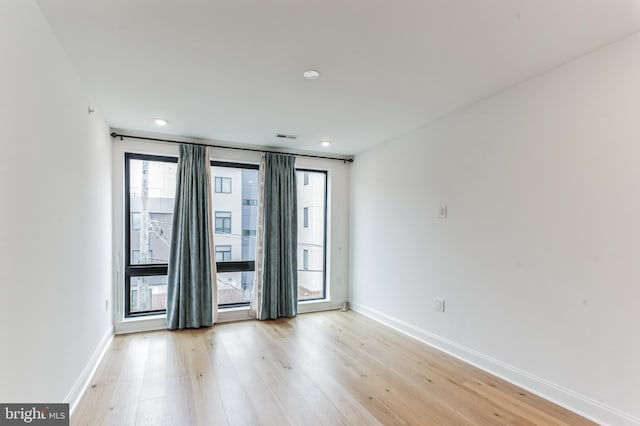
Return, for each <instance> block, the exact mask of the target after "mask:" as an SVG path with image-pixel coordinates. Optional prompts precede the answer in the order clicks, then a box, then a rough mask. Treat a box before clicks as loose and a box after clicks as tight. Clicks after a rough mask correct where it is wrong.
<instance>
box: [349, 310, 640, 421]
mask: <svg viewBox="0 0 640 426" xmlns="http://www.w3.org/2000/svg"><path fill="white" fill-rule="evenodd" d="M351 308H352V309H353V310H354V311H356V312H358V313H360V314H362V315H365V316H367V317H369V318H371V319H373V320H375V321H378V322H380V323H382V324H384V325H386V326H388V327H391V328H393V329H394V330H397V331H399V332H401V333H403V334H406V335H407V336H409V337H412V338H414V339H416V340H419V341H421V342H423V343H426V344H427V345H429V346H432V347H434V348H436V349H439V350H441V351H443V352H446V353H448V354H449V355H452V356H454V357H456V358H458V359H460V360H462V361H464V362H466V363H468V364H471V365H473V366H475V367H478V368H480V369H482V370H484V371H486V372H488V373H491V374H493V375H494V376H497V377H500V378H501V379H503V380H506V381H508V382H511V383H513V384H514V385H516V386H519V387H521V388H523V389H526V390H528V391H529V392H532V393H534V394H536V395H538V396H540V397H542V398H544V399H547V400H549V401H551V402H553V403H555V404H557V405H560V406H562V407H564V408H567V409H568V410H571V411H573V412H575V413H577V414H580V415H581V416H584V417H586V418H588V419H591V420H593V421H594V422H596V423H599V424H602V425H616V426H638V425H640V419H639V418H637V417H635V416H632V415H630V414H628V413H625V412H623V411H621V410H618V409H616V408H614V407H610V406H608V405H606V404H603V403H601V402H598V401H596V400H594V399H591V398H589V397H587V396H584V395H581V394H579V393H577V392H574V391H572V390H571V389H567V388H565V387H562V386H560V385H557V384H555V383H552V382H550V381H548V380H545V379H543V378H541V377H537V376H535V375H533V374H530V373H528V372H526V371H524V370H521V369H519V368H517V367H514V366H512V365H509V364H507V363H504V362H502V361H499V360H497V359H495V358H492V357H490V356H488V355H485V354H483V353H480V352H478V351H475V350H473V349H471V348H468V347H466V346H463V345H460V344H458V343H456V342H452V341H451V340H448V339H445V338H443V337H441V336H438V335H436V334H433V333H430V332H428V331H426V330H423V329H421V328H418V327H415V326H413V325H411V324H409V323H406V322H404V321H402V320H400V319H397V318H394V317H392V316H390V315H387V314H385V313H383V312H380V311H378V310H376V309H372V308H369V307H366V306H363V305H360V304H357V303H354V304H352V306H351Z"/></svg>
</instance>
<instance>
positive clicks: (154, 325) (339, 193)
mask: <svg viewBox="0 0 640 426" xmlns="http://www.w3.org/2000/svg"><path fill="white" fill-rule="evenodd" d="M118 132H120V133H128V134H137V135H140V136H144V135H148V134H145V133H136V132H126V131H120V130H118ZM153 136H155V137H158V136H160V137H163V135H158V134H155V135H153ZM164 137H166V138H168V139H176V137H175V136H173V137H172V136H170V135H165V136H164ZM177 139H182V140H185V139H184V138H177ZM211 143H215V144H218V143H216V142H215V141H211ZM126 152H133V153H140V154H153V155H168V156H175V157H177V156H178V145H177V144H172V143H156V142H141V141H136V140H132V139H124V141H121V140H120V139H114V140H113V151H112V170H113V176H112V177H113V181H112V182H113V183H112V185H113V217H114V220H113V242H114V243H113V251H114V259H116V261H115V262H114V273H115V277H116V279H115V281H114V286H115V291H116V292H117V294H115V295H114V296H115V300H117V303H118V305H117V306H116V308H117V309H116V310H115V311H114V318H113V321H114V324H115V330H116V333H128V332H135V331H142V330H157V329H164V328H165V327H166V326H165V317H164V315H162V316H156V317H155V318H153V317H152V318H149V317H147V318H130V319H125V318H124V313H123V305H124V294H123V291H124V265H123V259H124V256H123V253H124V238H123V237H124V154H125V153H126ZM210 156H211V159H212V160H219V161H230V162H240V163H243V162H244V163H253V164H258V163H259V162H260V154H259V153H256V152H248V151H236V150H229V149H213V150H210ZM296 167H299V168H306V169H312V170H327V172H328V182H327V187H328V194H327V198H328V211H329V212H330V213H331V214H330V215H329V217H328V223H327V229H328V235H327V244H328V259H327V296H328V298H327V300H324V301H308V302H300V303H299V304H298V312H299V313H305V312H314V311H319V310H328V309H337V308H339V307H341V306H343V305H344V302H345V301H346V300H347V297H348V276H349V201H350V199H349V188H350V181H349V179H350V165H349V164H348V163H347V164H344V163H343V162H341V161H333V160H321V159H315V158H305V157H298V158H297V159H296ZM249 318H250V317H249V309H248V308H237V309H225V310H220V312H219V322H224V321H234V320H242V319H249Z"/></svg>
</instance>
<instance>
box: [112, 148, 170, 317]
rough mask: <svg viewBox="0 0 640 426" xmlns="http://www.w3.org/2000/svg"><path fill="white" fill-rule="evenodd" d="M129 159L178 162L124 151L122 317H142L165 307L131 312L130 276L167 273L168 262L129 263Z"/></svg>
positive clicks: (160, 311)
mask: <svg viewBox="0 0 640 426" xmlns="http://www.w3.org/2000/svg"><path fill="white" fill-rule="evenodd" d="M131 160H140V161H156V162H162V163H174V164H177V163H178V157H172V156H164V155H149V154H136V153H131V152H125V153H124V210H125V218H126V220H125V223H124V317H125V318H133V317H142V316H149V315H156V314H163V313H166V312H167V310H166V309H149V310H146V311H136V312H131V278H132V277H145V276H146V277H148V276H158V275H160V276H163V275H168V274H169V273H168V270H169V264H168V263H148V264H143V265H140V264H132V263H131V260H132V259H131V257H132V256H131V231H132V229H131V222H132V221H133V219H132V217H133V215H132V214H131V170H130V169H131V165H130V161H131Z"/></svg>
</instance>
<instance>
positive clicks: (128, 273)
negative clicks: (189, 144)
mask: <svg viewBox="0 0 640 426" xmlns="http://www.w3.org/2000/svg"><path fill="white" fill-rule="evenodd" d="M124 160H125V161H124V175H125V176H124V208H125V217H126V220H125V224H124V234H125V235H124V237H125V238H124V248H125V250H124V265H125V268H124V270H125V271H124V272H125V274H124V282H125V289H124V306H125V307H124V316H125V318H133V317H143V316H149V315H158V314H165V313H166V309H155V310H147V311H137V312H131V278H132V277H141V276H166V275H168V264H145V265H136V264H131V231H132V229H131V221H132V219H131V205H130V183H131V182H130V160H143V161H144V160H146V161H157V162H164V163H174V164H177V163H178V158H177V157H172V156H162V155H148V154H138V153H129V152H127V153H125V154H124ZM210 166H211V167H213V166H217V167H230V168H244V169H253V170H258V169H259V166H258V165H257V164H251V163H235V162H226V161H216V160H210ZM296 171H299V172H303V173H304V172H309V173H322V174H324V235H323V244H322V245H323V265H322V266H323V268H322V271H323V274H322V275H323V280H322V281H323V283H322V296H321V297H317V298H314V299H298V302H300V301H304V302H308V301H312V300H323V299H326V296H327V233H328V229H327V223H328V220H327V219H328V215H329V212H328V210H327V206H328V195H329V194H328V193H329V188H328V187H329V180H328V171H326V170H314V169H303V168H297V169H296ZM214 190H215V188H214ZM307 209H308V208H307ZM214 229H215V223H214ZM214 253H215V249H214ZM216 267H217V268H216V269H217V272H219V273H224V272H254V271H255V261H253V260H251V261H230V262H229V261H222V262H216ZM249 305H250V303H233V304H231V303H229V304H218V308H221V309H226V308H234V307H246V306H249Z"/></svg>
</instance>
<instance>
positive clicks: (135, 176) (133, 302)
mask: <svg viewBox="0 0 640 426" xmlns="http://www.w3.org/2000/svg"><path fill="white" fill-rule="evenodd" d="M176 167H177V165H176V163H175V162H164V161H150V160H143V159H134V158H131V159H129V164H128V171H129V188H128V189H129V220H130V224H129V229H130V231H129V232H130V233H129V263H130V265H132V266H134V268H130V269H131V273H130V275H132V276H131V277H130V278H129V280H130V281H129V283H130V285H129V287H130V288H129V312H130V313H139V312H149V311H162V310H165V309H166V307H167V304H166V302H167V276H166V274H167V273H166V269H165V270H161V271H157V270H156V271H154V272H153V273H154V275H147V273H148V272H145V270H143V269H142V268H135V266H136V265H166V264H167V263H168V262H169V245H170V243H171V226H172V222H173V204H174V197H175V190H176ZM134 274H135V275H134ZM138 274H140V275H138ZM155 274H161V275H155Z"/></svg>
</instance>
